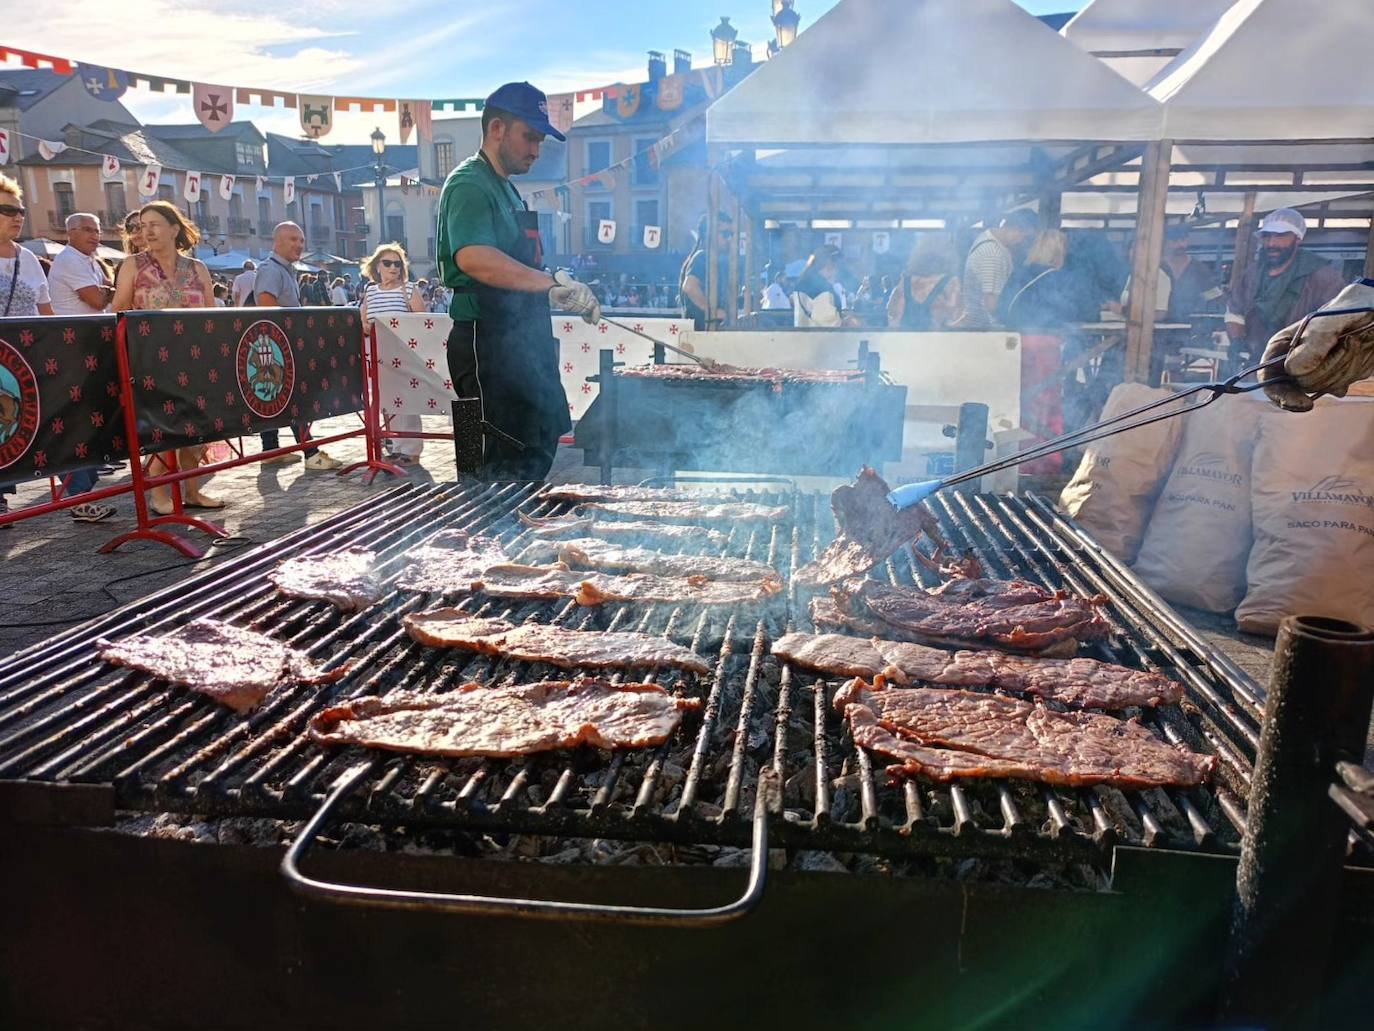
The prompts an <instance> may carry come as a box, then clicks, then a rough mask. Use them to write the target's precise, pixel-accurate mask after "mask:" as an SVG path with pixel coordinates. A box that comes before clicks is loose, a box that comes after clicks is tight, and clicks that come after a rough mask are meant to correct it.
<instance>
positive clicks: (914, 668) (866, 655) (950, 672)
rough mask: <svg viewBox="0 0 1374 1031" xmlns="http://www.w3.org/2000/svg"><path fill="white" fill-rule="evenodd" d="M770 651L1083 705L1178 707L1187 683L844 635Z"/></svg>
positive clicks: (1068, 662)
mask: <svg viewBox="0 0 1374 1031" xmlns="http://www.w3.org/2000/svg"><path fill="white" fill-rule="evenodd" d="M772 651H773V654H774V655H776V656H777V657H778V658H780V659H784V660H786V661H788V662H792V663H795V664H796V665H798V666H801V667H802V668H803V669H809V670H814V671H815V672H817V673H822V674H827V675H831V676H847V677H867V678H868V679H870V680H871V679H873V678H874V677H876V676H878V675H879V674H883V675H885V676H886V677H887V678H888V679H889V680H895V681H896V682H898V683H901V682H903V680H920V681H924V682H926V683H930V684H941V685H943V686H946V687H955V686H958V687H998V688H1002V689H1004V690H1007V691H1017V692H1019V693H1021V694H1029V695H1035V696H1036V697H1039V698H1045V699H1050V700H1053V701H1056V702H1062V703H1063V704H1065V705H1072V706H1076V707H1078V708H1083V709H1125V708H1128V707H1129V706H1132V705H1141V706H1154V705H1174V704H1177V703H1178V702H1180V701H1182V700H1183V685H1181V684H1178V683H1176V682H1174V681H1172V680H1170V679H1169V678H1168V677H1163V676H1160V675H1159V674H1158V673H1148V672H1145V671H1142V670H1138V669H1129V668H1127V667H1126V666H1118V665H1115V664H1113V663H1110V662H1099V661H1097V660H1096V659H1077V658H1075V659H1040V658H1029V657H1027V656H1024V655H1007V654H1005V653H1003V652H994V651H958V652H947V651H943V650H941V649H939V648H927V647H925V646H924V645H920V644H908V643H905V642H900V641H886V640H883V639H882V638H877V637H875V638H871V639H869V640H864V639H862V638H859V637H846V636H844V635H842V634H786V635H784V636H783V637H780V638H778V640H776V641H774V642H773V649H772Z"/></svg>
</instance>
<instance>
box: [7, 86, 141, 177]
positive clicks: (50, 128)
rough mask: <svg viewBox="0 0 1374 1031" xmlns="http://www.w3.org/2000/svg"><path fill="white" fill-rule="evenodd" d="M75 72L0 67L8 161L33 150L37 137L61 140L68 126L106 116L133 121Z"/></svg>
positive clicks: (35, 150)
mask: <svg viewBox="0 0 1374 1031" xmlns="http://www.w3.org/2000/svg"><path fill="white" fill-rule="evenodd" d="M93 89H95V90H97V91H98V86H95V85H92V86H90V87H88V86H87V85H86V84H85V83H84V82H83V81H82V80H81V78H79V77H78V76H75V75H59V74H57V72H54V71H52V70H51V69H49V68H36V69H35V68H3V69H0V129H8V130H9V132H10V144H11V153H10V155H9V160H10V161H17V160H19V159H21V158H25V157H28V156H29V155H30V154H37V153H38V141H39V140H40V139H43V140H51V141H53V142H59V143H60V142H62V141H63V131H64V130H65V129H66V127H67V126H68V125H71V124H76V125H87V124H90V123H92V122H98V121H102V120H108V121H111V122H118V123H120V124H122V125H134V126H136V125H138V119H137V118H135V117H134V116H133V115H132V114H130V112H129V109H128V108H126V107H125V106H124V105H123V104H121V103H120V102H119V101H118V100H102V99H99V98H98V97H97V96H96V95H95V93H93V92H92V90H93Z"/></svg>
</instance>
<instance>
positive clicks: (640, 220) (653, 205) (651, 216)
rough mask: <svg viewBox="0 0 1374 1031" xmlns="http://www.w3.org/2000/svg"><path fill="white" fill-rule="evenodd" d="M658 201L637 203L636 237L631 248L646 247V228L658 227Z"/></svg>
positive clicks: (640, 201)
mask: <svg viewBox="0 0 1374 1031" xmlns="http://www.w3.org/2000/svg"><path fill="white" fill-rule="evenodd" d="M658 224H659V223H658V199H657V198H654V199H653V200H637V201H635V235H634V239H633V240H631V241H630V244H631V246H634V247H643V246H644V227H645V226H656V225H658Z"/></svg>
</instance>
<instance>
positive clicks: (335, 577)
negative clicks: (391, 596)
mask: <svg viewBox="0 0 1374 1031" xmlns="http://www.w3.org/2000/svg"><path fill="white" fill-rule="evenodd" d="M376 559H377V556H376V553H374V552H372V551H369V550H368V549H366V548H344V549H343V550H342V551H335V552H330V553H329V554H326V555H301V556H298V557H297V558H289V559H286V560H285V561H284V562H281V563H279V564H278V565H277V568H276V569H274V570H272V572H270V573H269V574H267V579H269V580H270V581H272V583H273V584H274V585H275V586H276V588H277V590H279V591H281V593H282V594H285V595H287V596H288V597H291V598H315V599H321V600H323V601H327V602H329V603H330V604H331V605H334V606H336V607H338V608H340V609H342V610H343V611H344V612H358V611H360V610H362V609H365V608H367V607H368V606H369V605H371V604H372V603H373V602H375V601H376V600H377V599H378V598H380V597H381V596H382V583H381V580H380V578H379V577H378V576H377V574H376V572H375V571H374V568H373V567H374V564H375V562H376Z"/></svg>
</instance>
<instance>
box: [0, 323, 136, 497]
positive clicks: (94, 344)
mask: <svg viewBox="0 0 1374 1031" xmlns="http://www.w3.org/2000/svg"><path fill="white" fill-rule="evenodd" d="M127 457H128V452H127V446H126V444H125V441H124V421H123V412H122V410H121V408H120V398H119V366H118V361H117V359H116V356H115V316H113V315H79V316H72V317H62V316H59V317H55V318H54V317H49V318H35V319H0V483H8V482H13V481H18V480H25V479H29V478H31V477H35V476H56V475H60V474H61V473H64V472H70V471H71V470H73V469H83V468H87V467H90V466H94V465H102V464H104V463H106V462H112V461H115V460H120V459H124V458H127Z"/></svg>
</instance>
